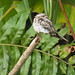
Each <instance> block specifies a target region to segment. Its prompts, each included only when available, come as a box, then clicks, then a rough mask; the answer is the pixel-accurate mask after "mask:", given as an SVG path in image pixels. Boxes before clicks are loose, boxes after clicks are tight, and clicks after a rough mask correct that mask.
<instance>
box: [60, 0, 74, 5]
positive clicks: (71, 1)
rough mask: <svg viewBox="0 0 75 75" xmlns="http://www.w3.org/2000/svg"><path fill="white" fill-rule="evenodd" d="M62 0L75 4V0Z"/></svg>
mask: <svg viewBox="0 0 75 75" xmlns="http://www.w3.org/2000/svg"><path fill="white" fill-rule="evenodd" d="M61 1H62V2H65V3H67V4H70V5H75V0H61Z"/></svg>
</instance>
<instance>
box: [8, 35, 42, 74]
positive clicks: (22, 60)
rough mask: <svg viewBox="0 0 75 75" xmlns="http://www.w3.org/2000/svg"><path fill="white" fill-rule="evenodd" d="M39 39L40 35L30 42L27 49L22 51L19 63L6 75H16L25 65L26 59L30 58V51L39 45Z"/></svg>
mask: <svg viewBox="0 0 75 75" xmlns="http://www.w3.org/2000/svg"><path fill="white" fill-rule="evenodd" d="M40 41H41V37H40V35H38V36H36V37H35V39H34V40H33V41H32V42H31V44H30V45H29V47H28V48H27V49H26V50H25V51H24V53H23V54H22V56H21V57H20V59H19V61H18V62H17V63H16V65H15V66H14V68H13V69H12V70H11V71H10V72H9V74H8V75H16V73H17V72H18V71H19V69H20V68H21V67H22V65H23V64H24V63H25V61H26V59H27V58H28V57H29V56H30V54H31V53H32V51H33V50H34V49H35V48H36V46H37V45H38V44H39V43H40Z"/></svg>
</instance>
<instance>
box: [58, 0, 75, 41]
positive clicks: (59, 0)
mask: <svg viewBox="0 0 75 75" xmlns="http://www.w3.org/2000/svg"><path fill="white" fill-rule="evenodd" d="M58 2H59V4H60V7H61V9H62V11H63V13H64V15H65V18H66V21H67V23H68V25H69V28H70V31H71V33H72V36H73V38H74V40H75V34H74V31H73V29H72V26H71V24H70V21H69V19H68V16H67V14H66V12H65V10H64V8H63V5H62V2H61V0H58Z"/></svg>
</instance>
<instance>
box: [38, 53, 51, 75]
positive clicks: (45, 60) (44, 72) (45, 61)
mask: <svg viewBox="0 0 75 75" xmlns="http://www.w3.org/2000/svg"><path fill="white" fill-rule="evenodd" d="M49 63H50V56H48V55H46V54H42V60H41V70H40V74H39V75H48V72H49V66H50V64H49Z"/></svg>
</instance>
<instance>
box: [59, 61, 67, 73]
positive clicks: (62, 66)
mask: <svg viewBox="0 0 75 75" xmlns="http://www.w3.org/2000/svg"><path fill="white" fill-rule="evenodd" d="M60 69H61V71H62V74H66V70H67V67H66V64H65V63H64V62H62V61H61V62H60Z"/></svg>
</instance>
